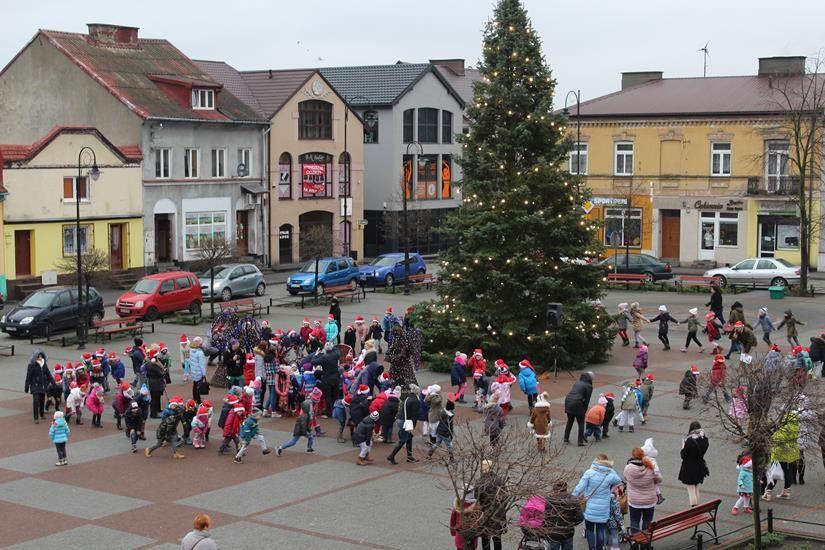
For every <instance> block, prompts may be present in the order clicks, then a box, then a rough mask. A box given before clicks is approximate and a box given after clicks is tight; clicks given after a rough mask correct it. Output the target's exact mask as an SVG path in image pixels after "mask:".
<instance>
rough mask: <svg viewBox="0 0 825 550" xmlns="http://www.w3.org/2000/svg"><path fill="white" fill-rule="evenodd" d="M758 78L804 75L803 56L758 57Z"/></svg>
mask: <svg viewBox="0 0 825 550" xmlns="http://www.w3.org/2000/svg"><path fill="white" fill-rule="evenodd" d="M758 74H759V76H799V75H804V74H805V56H804V55H794V56H785V57H760V58H759V73H758Z"/></svg>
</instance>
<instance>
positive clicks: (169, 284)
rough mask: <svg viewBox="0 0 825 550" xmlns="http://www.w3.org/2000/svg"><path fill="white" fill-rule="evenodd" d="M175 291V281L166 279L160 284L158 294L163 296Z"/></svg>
mask: <svg viewBox="0 0 825 550" xmlns="http://www.w3.org/2000/svg"><path fill="white" fill-rule="evenodd" d="M173 290H175V281H174V279H166V280H165V281H163V282H162V283H160V293H161V294H164V293H166V292H172V291H173Z"/></svg>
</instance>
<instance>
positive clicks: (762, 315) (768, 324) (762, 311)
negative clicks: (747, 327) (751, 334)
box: [756, 307, 776, 346]
mask: <svg viewBox="0 0 825 550" xmlns="http://www.w3.org/2000/svg"><path fill="white" fill-rule="evenodd" d="M756 326H757V327H758V328H761V329H762V341H763V342H765V343H766V344H768V345H769V346H772V345H773V343H772V342H771V332H773V331H774V330H776V327H774V326H773V321H771V318H770V317H768V308H766V307H761V308H759V318H758V319H756Z"/></svg>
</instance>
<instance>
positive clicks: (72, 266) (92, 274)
mask: <svg viewBox="0 0 825 550" xmlns="http://www.w3.org/2000/svg"><path fill="white" fill-rule="evenodd" d="M55 267H56V268H57V270H58V271H60V272H61V273H72V272H75V273H76V272H77V256H64V257H62V258H60V259H59V260H57V261H56V262H55ZM108 269H109V255H108V254H106V252H104V251H103V250H101V249H99V248H92V249H91V250H89V251H88V252H86V253H85V254H83V255H81V257H80V275H81V278H82V279H83V282H84V284H85V286H86V295H87V296H88V294H89V287H91V286H92V283H93V282H94V281H95V280H96V279H97V275H98V274H99V273H100V272H102V271H106V270H108Z"/></svg>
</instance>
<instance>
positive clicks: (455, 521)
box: [450, 502, 478, 550]
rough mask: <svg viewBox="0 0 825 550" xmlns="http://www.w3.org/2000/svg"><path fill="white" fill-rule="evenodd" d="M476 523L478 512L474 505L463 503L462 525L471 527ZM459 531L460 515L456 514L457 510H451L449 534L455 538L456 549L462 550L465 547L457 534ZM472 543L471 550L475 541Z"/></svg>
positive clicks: (463, 541)
mask: <svg viewBox="0 0 825 550" xmlns="http://www.w3.org/2000/svg"><path fill="white" fill-rule="evenodd" d="M476 521H478V510H477V509H476V507H475V505H474V504H467V503H466V502H465V503H464V523H465V524H467V525H472V524H473V523H475V522H476ZM459 529H461V515H460V514H459V513H458V510H456V509H455V508H453V509H452V511H451V512H450V534H451V535H452V536H453V537H455V547H456V549H460V550H463V549H464V548H467V546H465V540H464V537H462V536H461V535H460V534H459ZM472 542H473V545H472V548H475V541H472Z"/></svg>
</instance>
